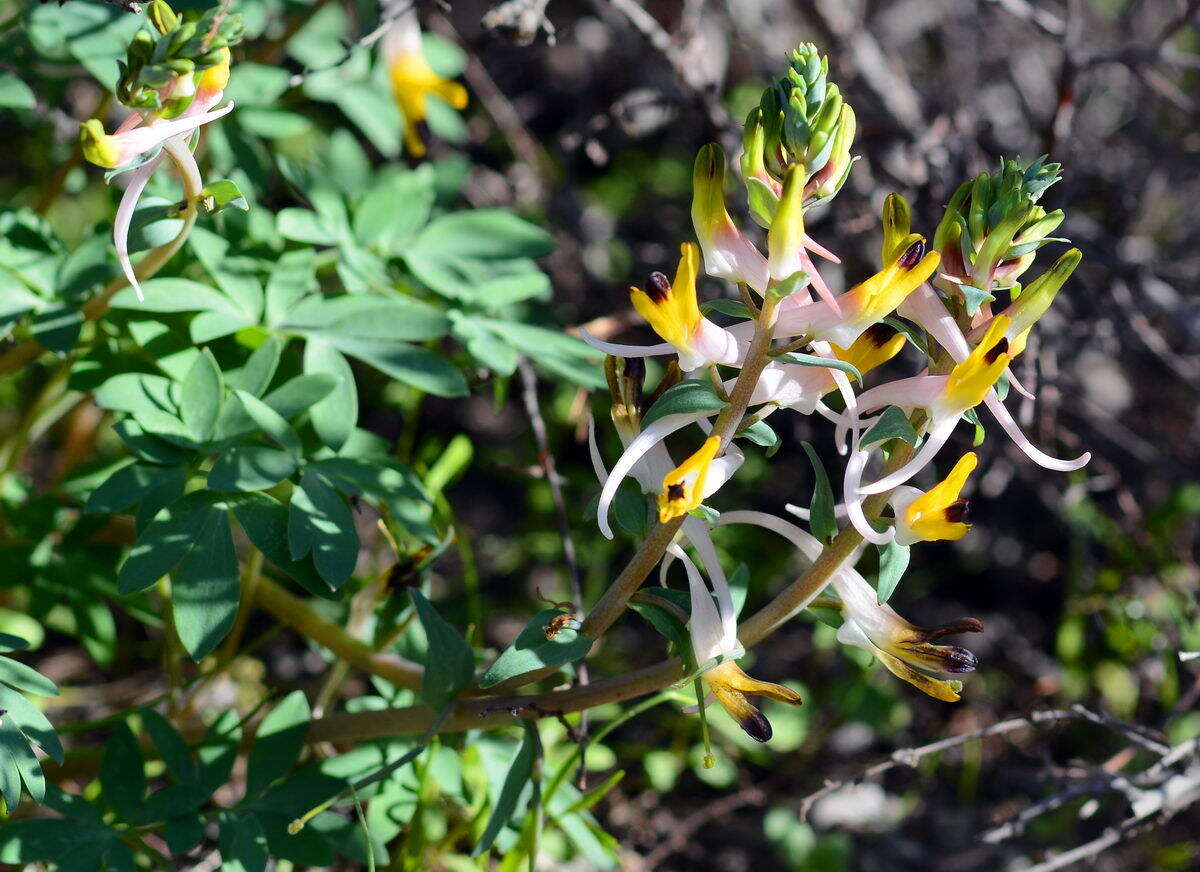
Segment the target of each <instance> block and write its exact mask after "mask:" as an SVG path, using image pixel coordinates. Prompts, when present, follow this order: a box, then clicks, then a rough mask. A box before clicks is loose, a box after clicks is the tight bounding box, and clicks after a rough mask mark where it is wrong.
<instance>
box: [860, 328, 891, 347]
mask: <svg viewBox="0 0 1200 872" xmlns="http://www.w3.org/2000/svg"><path fill="white" fill-rule="evenodd" d="M899 332H900V331H899V330H897V329H896V328H895V327H893V326H892V325H890V324H884V323H883V322H882V321H880V322H879V323H878V324H872V325H871V326H870V327H868V328H867V329H866V330H865V331H864V332H863V336H864V337H866V340H867V341H868V342H870V343H871V344H872V345H874V346H875V347H876V348H883V346H885V345H887V344H888V343H889V342H891V341H892V339H893V338H895V336H896V334H897V333H899Z"/></svg>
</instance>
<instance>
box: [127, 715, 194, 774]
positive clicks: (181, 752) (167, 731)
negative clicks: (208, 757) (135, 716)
mask: <svg viewBox="0 0 1200 872" xmlns="http://www.w3.org/2000/svg"><path fill="white" fill-rule="evenodd" d="M140 714H141V718H142V728H143V729H145V731H146V732H147V733H149V735H150V738H151V740H153V742H154V747H155V748H157V749H158V753H159V754H160V755H162V759H163V762H164V763H166V764H167V771H168V772H170V773H171V775H173V776H174V777H175V780H176V781H178V782H179V783H180V784H193V783H195V781H196V761H195V760H193V759H192V755H191V752H190V751H188V746H187V742H185V741H184V739H183V736H182V735H180V733H179V730H177V729H175V727H174V726H173V725H172V724H171V722H170V721H168V720H167V719H166V718H164V717H163V716H162V715H160V714H159V713H158V712H156V711H155V710H154V709H152V708H143V709H141V711H140Z"/></svg>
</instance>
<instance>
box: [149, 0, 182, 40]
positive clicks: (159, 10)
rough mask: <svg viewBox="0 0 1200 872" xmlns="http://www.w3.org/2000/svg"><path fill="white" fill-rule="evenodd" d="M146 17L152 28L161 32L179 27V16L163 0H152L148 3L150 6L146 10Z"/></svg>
mask: <svg viewBox="0 0 1200 872" xmlns="http://www.w3.org/2000/svg"><path fill="white" fill-rule="evenodd" d="M146 17H147V18H149V19H150V23H151V24H153V25H154V29H155V30H157V31H158V32H159V33H161V34H166V33H168V32H170V31H172V30H174V29H175V28H177V27H179V16H178V15H176V14H175V10H173V9H172V8H171V6H170V4H169V3H167V2H165V0H154V2H153V3H151V4H150V8H149V9H147V10H146Z"/></svg>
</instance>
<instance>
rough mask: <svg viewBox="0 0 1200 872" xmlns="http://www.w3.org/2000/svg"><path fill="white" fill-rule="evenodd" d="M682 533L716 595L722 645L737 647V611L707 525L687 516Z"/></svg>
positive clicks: (698, 519)
mask: <svg viewBox="0 0 1200 872" xmlns="http://www.w3.org/2000/svg"><path fill="white" fill-rule="evenodd" d="M683 533H684V535H685V536H687V538H688V541H690V542H691V543H692V547H693V548H695V549H696V553H697V554H699V555H700V563H701V565H703V566H704V569H705V571H706V572H707V573H708V577H709V579H711V581H712V586H713V591H714V592H715V593H716V594H717V611H718V612H719V613H720V616H721V632H722V633H723V634H724V638H723V644H724V645H726V646H727V647H732V646H735V645H737V610H736V609H734V607H733V593H732V592H731V591H730V590H729V581H728V580H727V579H726V578H725V569H724V568H723V567H722V566H721V561H720V559H719V558H718V557H717V549H716V548H715V547H714V546H713V541H712V537H711V536H710V535H709V534H708V524H707V523H705V522H704V521H703V520H701V519H700V518H697V517H694V516H690V515H689V516H688V517H687V518H685V519H684V522H683Z"/></svg>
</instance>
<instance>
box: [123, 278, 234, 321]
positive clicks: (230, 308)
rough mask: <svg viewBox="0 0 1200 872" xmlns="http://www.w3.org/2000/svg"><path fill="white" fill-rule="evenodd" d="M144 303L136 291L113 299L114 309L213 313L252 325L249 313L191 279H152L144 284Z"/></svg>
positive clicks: (124, 291) (125, 292)
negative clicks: (238, 319)
mask: <svg viewBox="0 0 1200 872" xmlns="http://www.w3.org/2000/svg"><path fill="white" fill-rule="evenodd" d="M142 292H143V294H144V296H145V299H144V300H138V298H137V294H136V293H135V292H134V290H133V288H125V289H124V290H123V291H118V292H117V294H116V295H115V296H114V297H113V299H112V306H113V308H114V309H134V310H137V311H139V312H201V311H213V312H221V313H223V314H226V315H230V316H233V317H237V318H241V319H243V320H245V321H246V324H247V325H249V323H250V320H249V318H248V317H247V315H246V312H244V311H243V310H242V307H241V306H239V305H238V304H237V303H236V302H234V301H233V300H232V299H230V298H229V297H228V296H226V295H225V294H223V293H221V292H220V291H218V290H215V289H213V288H210V287H209V286H208V285H202V284H200V283H199V282H193V281H190V280H188V279H174V278H165V279H150V280H148V281H145V282H142Z"/></svg>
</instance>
